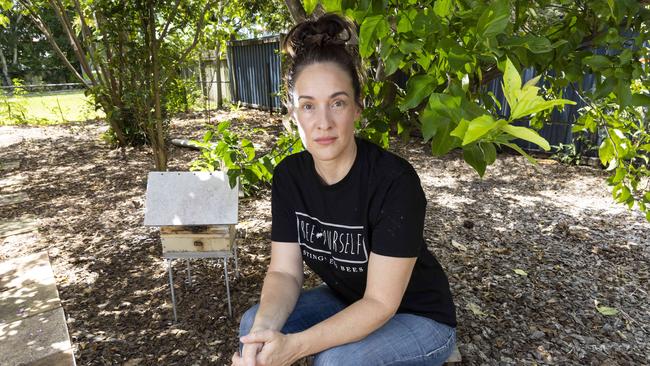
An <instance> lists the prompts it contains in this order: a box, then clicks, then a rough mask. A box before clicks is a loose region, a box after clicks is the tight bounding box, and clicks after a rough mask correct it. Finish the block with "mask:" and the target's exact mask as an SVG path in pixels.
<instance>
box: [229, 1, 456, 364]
mask: <svg viewBox="0 0 650 366" xmlns="http://www.w3.org/2000/svg"><path fill="white" fill-rule="evenodd" d="M353 39H356V34H355V28H354V25H353V24H352V23H351V22H350V21H348V20H346V19H345V18H343V17H341V16H338V15H335V14H326V15H324V16H322V17H320V18H319V19H317V20H310V21H305V22H302V23H300V24H297V25H296V26H295V27H293V28H292V29H291V31H290V32H289V33H288V35H287V37H286V38H285V40H284V43H283V49H284V51H285V52H287V53H288V54H289V56H290V58H291V61H292V62H291V64H290V65H289V67H288V69H287V72H286V75H285V79H286V85H287V90H288V103H287V104H288V109H289V111H290V113H291V115H292V117H293V118H294V119H295V120H296V122H297V124H298V128H299V131H300V137H301V139H302V142H303V144H304V146H305V147H306V151H303V152H301V153H298V154H294V155H291V156H289V157H287V158H286V159H284V160H283V161H282V162H281V163H280V164H279V165H278V166H277V167H276V169H275V172H274V177H273V185H272V215H273V221H272V230H271V240H272V243H271V264H270V265H269V268H268V272H267V274H266V277H265V280H264V285H263V287H262V295H261V299H260V303H259V304H258V305H256V306H254V307H252V308H251V309H249V310H248V311H247V312H246V313H245V314H244V315H243V317H242V320H241V324H240V336H241V337H240V341H241V342H242V345H243V347H240V353H236V354H235V355H233V357H232V363H233V365H246V366H253V365H290V364H291V363H293V362H294V361H296V360H298V359H300V358H302V357H305V356H309V355H314V365H317V366H322V365H336V366H345V365H355V366H359V365H397V364H399V365H435V364H441V363H443V362H444V361H445V360H446V359H447V357H448V356H449V354H450V353H451V352H452V350H453V348H454V345H455V338H456V334H455V326H456V316H455V309H454V304H453V301H452V297H451V293H450V290H449V284H448V282H447V277H446V275H445V273H444V272H443V270H442V268H441V267H440V265H439V264H438V262H437V261H436V259H435V258H434V257H433V255H432V254H431V253H430V252H429V251H428V250H427V248H426V244H425V242H424V238H423V226H424V216H425V206H426V199H425V196H424V193H423V191H422V188H421V186H420V180H419V178H418V176H417V173H416V172H415V170H414V169H413V167H412V166H411V165H410V164H409V163H408V162H407V161H406V160H404V159H402V158H400V157H398V156H396V155H394V154H392V153H389V152H387V151H385V150H383V149H381V148H380V147H378V146H376V145H374V144H372V143H370V142H367V141H365V140H362V139H359V138H356V137H355V135H354V124H355V121H356V120H357V119H359V118H360V116H361V110H362V96H361V90H362V86H361V80H362V76H361V75H362V74H361V72H360V59H359V56H358V53H357V51H356V49H355V47H356V46H355V45H351V44H347V42H348V41H350V40H353ZM350 43H351V42H350ZM303 261H304V262H305V263H306V264H307V266H309V267H310V268H311V269H312V270H313V271H314V272H315V273H316V274H317V275H319V276H320V277H321V279H322V280H323V281H324V284H323V285H321V286H319V287H317V288H315V289H311V290H306V291H302V292H301V290H302V284H303Z"/></svg>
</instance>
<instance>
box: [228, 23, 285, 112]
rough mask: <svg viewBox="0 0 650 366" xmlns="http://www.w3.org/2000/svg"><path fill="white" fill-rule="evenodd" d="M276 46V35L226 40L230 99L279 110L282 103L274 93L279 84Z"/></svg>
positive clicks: (278, 37) (278, 55) (280, 82)
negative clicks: (227, 41) (229, 72)
mask: <svg viewBox="0 0 650 366" xmlns="http://www.w3.org/2000/svg"><path fill="white" fill-rule="evenodd" d="M279 49H280V36H279V35H278V36H269V37H263V38H256V39H246V40H240V41H231V42H229V43H228V62H229V64H230V65H231V67H230V70H231V80H232V81H233V82H232V83H231V87H232V90H231V94H232V96H233V102H238V101H239V102H241V104H242V105H245V106H249V107H254V108H260V109H266V110H275V111H279V110H281V108H282V104H281V101H280V98H279V97H278V96H277V95H278V93H279V91H280V86H281V84H282V78H281V74H282V71H281V64H280V63H281V61H280V60H281V59H280V53H279Z"/></svg>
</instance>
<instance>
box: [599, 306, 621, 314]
mask: <svg viewBox="0 0 650 366" xmlns="http://www.w3.org/2000/svg"><path fill="white" fill-rule="evenodd" d="M596 310H598V312H599V313H601V314H603V315H607V316H611V315H616V314H618V310H616V309H615V308H610V307H609V306H596Z"/></svg>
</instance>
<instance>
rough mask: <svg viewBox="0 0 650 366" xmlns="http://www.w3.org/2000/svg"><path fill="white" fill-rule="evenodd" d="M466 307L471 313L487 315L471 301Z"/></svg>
mask: <svg viewBox="0 0 650 366" xmlns="http://www.w3.org/2000/svg"><path fill="white" fill-rule="evenodd" d="M467 309H469V310H470V311H471V312H472V313H474V315H477V316H486V315H487V314H485V313H484V312H483V311H482V310H481V308H479V307H478V305H476V304H474V303H473V302H470V303H467Z"/></svg>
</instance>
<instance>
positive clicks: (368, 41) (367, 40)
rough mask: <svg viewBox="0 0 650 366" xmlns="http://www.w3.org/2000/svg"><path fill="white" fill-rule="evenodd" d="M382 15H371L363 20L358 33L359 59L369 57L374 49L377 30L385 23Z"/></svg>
mask: <svg viewBox="0 0 650 366" xmlns="http://www.w3.org/2000/svg"><path fill="white" fill-rule="evenodd" d="M385 21H386V20H385V19H384V15H373V16H370V17H367V18H365V19H364V20H363V23H362V24H361V31H360V32H359V43H360V44H359V53H360V54H361V57H369V56H370V55H372V53H373V52H374V49H375V41H376V40H377V29H378V28H379V27H381V25H380V24H381V23H382V22H385Z"/></svg>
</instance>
